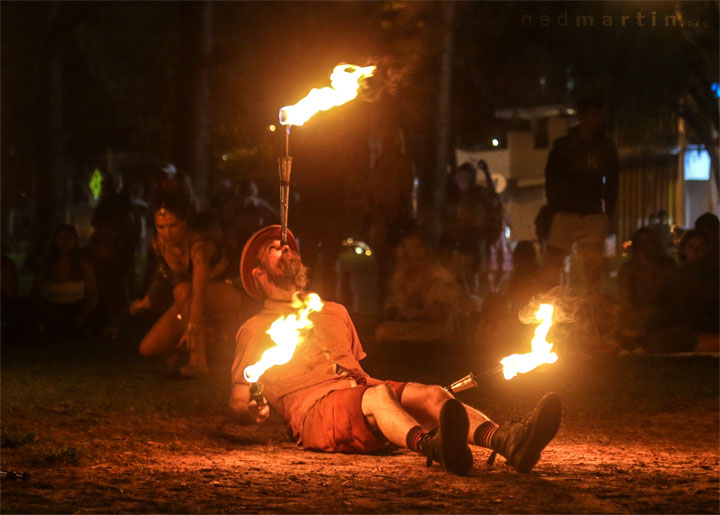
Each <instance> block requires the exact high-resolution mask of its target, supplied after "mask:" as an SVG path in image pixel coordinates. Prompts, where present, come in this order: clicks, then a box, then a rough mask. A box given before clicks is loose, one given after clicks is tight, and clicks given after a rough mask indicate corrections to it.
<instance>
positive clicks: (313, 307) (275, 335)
mask: <svg viewBox="0 0 720 515" xmlns="http://www.w3.org/2000/svg"><path fill="white" fill-rule="evenodd" d="M293 307H295V308H297V309H298V313H294V314H290V315H288V316H281V317H279V318H278V319H277V320H275V321H274V322H273V323H272V325H271V326H270V329H268V330H267V334H269V335H270V339H272V341H274V342H275V347H270V348H269V349H268V350H266V351H265V352H263V355H262V357H261V358H260V361H258V362H257V363H255V364H254V365H250V366H247V367H245V370H244V371H243V375H244V376H245V380H246V381H247V382H249V383H256V382H257V381H258V380H259V379H260V376H262V375H263V374H264V373H265V371H267V369H269V368H270V367H273V366H275V365H284V364H285V363H287V362H288V361H290V360H291V359H292V357H293V354H295V348H296V347H297V345H298V344H299V343H300V331H301V330H307V329H310V328H311V327H312V326H313V323H312V322H311V321H310V320H309V319H308V316H309V315H310V313H312V312H313V311H320V310H321V309H322V307H323V302H322V300H320V296H319V295H317V294H315V293H310V294H308V296H307V298H305V299H304V300H300V299H299V298H298V297H294V298H293Z"/></svg>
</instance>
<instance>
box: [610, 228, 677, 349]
mask: <svg viewBox="0 0 720 515" xmlns="http://www.w3.org/2000/svg"><path fill="white" fill-rule="evenodd" d="M630 251H631V256H630V260H629V261H627V262H625V263H623V264H622V265H621V266H620V270H619V272H618V291H619V297H620V298H619V300H620V313H621V314H620V318H621V320H620V325H621V329H620V332H619V337H620V339H621V341H622V342H623V344H624V345H625V346H628V347H638V346H642V343H643V342H642V340H641V338H643V337H645V336H647V329H648V327H647V326H648V322H649V321H650V319H651V318H652V317H653V316H654V311H655V307H656V297H657V295H658V292H659V291H660V287H661V286H662V285H663V283H664V281H665V280H666V279H667V278H668V277H669V276H670V275H671V274H672V273H673V272H674V271H675V269H676V265H675V262H674V261H673V260H672V258H670V257H669V256H668V255H667V254H665V250H664V249H663V247H662V242H661V241H660V238H658V236H657V233H656V232H655V231H653V230H652V229H651V228H649V227H641V228H640V229H638V230H637V231H636V232H635V234H634V235H633V238H632V246H631V247H630Z"/></svg>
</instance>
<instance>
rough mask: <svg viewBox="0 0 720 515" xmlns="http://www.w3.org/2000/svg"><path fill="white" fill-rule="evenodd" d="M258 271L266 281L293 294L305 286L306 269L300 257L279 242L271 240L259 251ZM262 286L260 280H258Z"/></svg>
mask: <svg viewBox="0 0 720 515" xmlns="http://www.w3.org/2000/svg"><path fill="white" fill-rule="evenodd" d="M259 268H260V270H261V271H262V272H263V274H262V275H264V276H265V277H266V278H267V280H268V281H269V282H270V283H271V284H273V285H275V286H277V287H278V288H281V289H283V290H291V291H293V292H295V291H297V290H302V289H303V288H305V286H306V285H307V267H306V266H305V265H303V264H302V261H301V260H300V256H299V255H298V253H297V252H295V251H294V250H292V249H291V248H290V247H288V246H287V245H283V244H282V243H281V242H280V240H271V241H269V242H268V243H266V244H265V246H264V247H263V250H261V251H260V266H259ZM260 282H261V284H262V280H260Z"/></svg>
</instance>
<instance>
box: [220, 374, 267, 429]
mask: <svg viewBox="0 0 720 515" xmlns="http://www.w3.org/2000/svg"><path fill="white" fill-rule="evenodd" d="M228 407H229V408H230V414H231V417H232V419H233V420H234V421H235V422H238V423H239V424H243V425H251V424H260V423H262V422H265V421H266V420H267V419H268V418H270V406H269V405H268V404H267V403H264V404H262V405H261V406H258V403H257V401H255V400H251V398H250V386H248V385H246V384H234V385H232V391H231V392H230V401H229V402H228Z"/></svg>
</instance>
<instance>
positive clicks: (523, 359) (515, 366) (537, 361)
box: [500, 304, 558, 379]
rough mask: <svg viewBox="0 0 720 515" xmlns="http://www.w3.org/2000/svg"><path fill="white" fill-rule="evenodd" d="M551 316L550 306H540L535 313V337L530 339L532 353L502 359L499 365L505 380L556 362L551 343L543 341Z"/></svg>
mask: <svg viewBox="0 0 720 515" xmlns="http://www.w3.org/2000/svg"><path fill="white" fill-rule="evenodd" d="M552 314H553V305H552V304H540V308H539V309H538V310H537V313H535V318H537V319H538V320H539V321H540V325H539V326H537V328H536V329H535V336H534V337H533V339H532V352H530V353H529V354H512V355H511V356H507V357H505V358H503V359H502V360H501V361H500V364H502V365H503V375H504V376H505V379H512V378H513V377H515V376H516V375H517V374H518V373H520V374H524V373H526V372H530V371H531V370H533V369H534V368H535V367H537V366H539V365H544V364H546V363H555V362H556V361H557V359H558V356H557V354H555V353H554V352H551V350H552V343H549V342H548V341H547V340H546V339H545V337H546V336H547V334H548V331H549V330H550V326H552Z"/></svg>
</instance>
